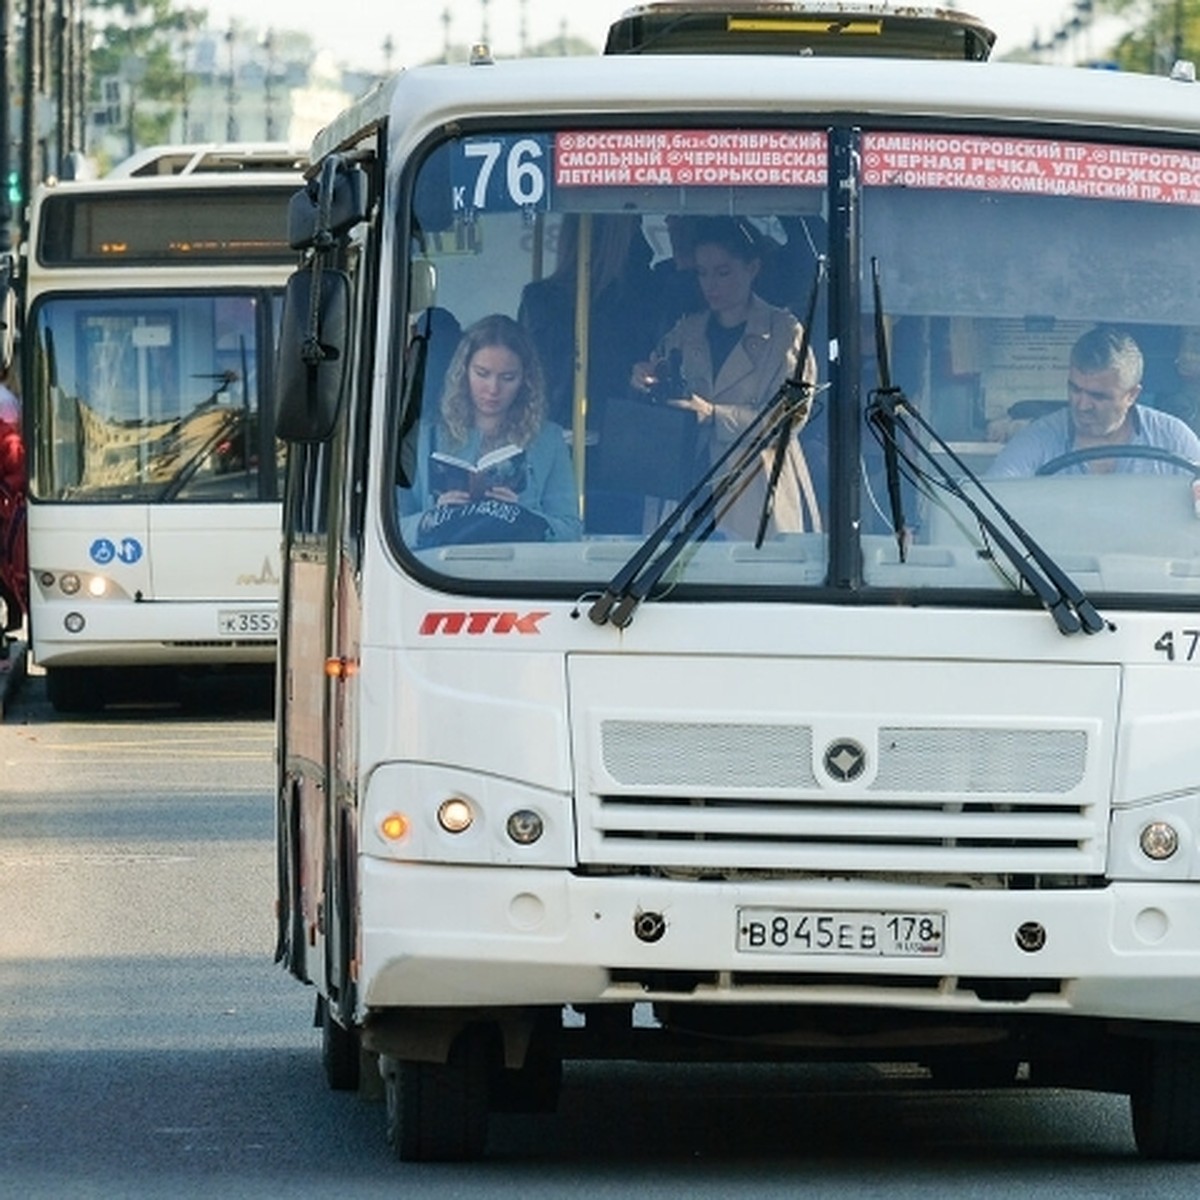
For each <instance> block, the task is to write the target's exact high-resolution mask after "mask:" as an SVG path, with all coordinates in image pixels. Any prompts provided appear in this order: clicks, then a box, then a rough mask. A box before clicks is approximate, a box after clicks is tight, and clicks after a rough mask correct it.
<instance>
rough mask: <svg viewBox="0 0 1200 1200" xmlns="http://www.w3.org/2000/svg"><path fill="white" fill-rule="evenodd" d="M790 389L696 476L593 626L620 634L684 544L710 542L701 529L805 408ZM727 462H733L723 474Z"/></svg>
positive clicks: (613, 585) (604, 600)
mask: <svg viewBox="0 0 1200 1200" xmlns="http://www.w3.org/2000/svg"><path fill="white" fill-rule="evenodd" d="M793 387H794V383H793V381H792V380H786V381H785V382H784V383H782V384H781V385H780V387H779V391H778V392H776V394H775V396H774V397H773V399H772V400H771V402H770V404H768V405H767V406H766V407H765V408H763V409H762V410H761V411H760V412H759V413H758V414H756V416H755V417H754V419H753V420H752V421H751V422H750V423H749V424H748V425H747V426H746V427H745V428H744V429H743V430H742V431H741V432H740V433H739V434H738V436H737V437H736V438H734V440H733V441H732V442H731V443H730V444H729V446H728V447H727V448H726V449H725V452H724V453H723V454H722V455H721V457H720V458H718V459H717V461H716V462H714V463H713V464H712V466H711V467H709V468H708V470H707V471H705V472H704V473H703V474H702V475H701V476H700V478H699V479H698V480H697V481H696V482H695V484H694V485H693V486H692V488H691V490H690V491H689V492H688V493H687V495H686V496H684V498H683V499H682V500H680V501H679V503H678V504H676V505H675V507H674V508H672V509H671V511H670V512H669V513H667V515H666V516H665V517H664V518H663V519H662V521H660V522H659V524H658V526H657V527H656V528H655V529H654V530H653V531H652V532H651V533H650V534H649V535H648V536H647V538H646V539H645V541H643V542H642V544H641V545H640V546H639V547H638V548H637V550H635V551H634V552H633V554H632V555H630V557H629V559H628V560H627V561H626V562H625V564H624V566H622V567H621V569H620V570H619V571H617V573H616V574H615V575H614V576H613V577H612V579H611V580H609V583H608V586H607V587H606V588H605V589H604V592H603V593H602V594H601V595H600V596H599V597H598V598H597V599H596V600H595V601H594V602H593V603H592V606H591V608H589V609H588V616H589V617H590V618H591V620H592V621H593V622H595V624H597V625H603V624H605V623H606V622H611V623H612V624H613V625H616V626H617V628H618V629H624V628H625V627H626V626H627V625H628V624H629V623H630V621H632V620H633V614H634V611H635V610H636V609H637V606H638V605H639V604H640V603H641V602H642V601H643V600H644V599H645V598H646V597H647V596H648V595H649V594H650V591H651V589H652V588H653V587H654V585H655V584H656V583H658V581H659V580H660V579H661V578H662V577H663V575H664V574H665V573H666V571H667V568H668V567H670V565H671V564H672V563H673V562H675V560H676V559H678V557H679V555H680V554H681V553H682V552H683V550H684V548H685V547H686V546H687V545H688V543H689V542H691V541H692V540H693V539H694V538H696V537H697V535H698V534H700V535H701V536H703V537H707V536H708V532H710V530H708V529H705V526H715V524H716V521H717V520H718V519H719V518H720V515H721V513H720V511H718V510H719V509H720V506H721V501H722V500H724V499H725V497H726V496H727V495H729V493H730V492H731V491H733V490H734V488H735V485H737V484H738V483H740V482H741V480H742V479H744V478H745V476H746V475H747V473H748V472H749V471H750V470H751V469H752V468H753V469H756V468H757V467H758V456H759V454H760V453H761V452H762V450H763V448H764V447H765V446H766V445H768V443H770V441H771V440H772V439H773V438H774V437H775V435H776V432H777V429H778V427H779V425H780V424H781V423H782V424H784V425H789V426H790V425H791V423H792V422H793V421H794V420H796V417H797V415H798V406H800V405H803V404H807V396H806V394H804V391H803V390H802V392H801V394H799V395H797V394H796V393H795V392H794V390H793ZM764 425H765V426H766V428H765V429H764V428H763V426H764ZM752 435H754V436H752ZM735 455H736V456H737V457H736V459H734V456H735ZM730 459H734V461H733V463H732V465H730V466H729V469H728V470H725V467H726V464H727V463H729V461H730ZM722 472H724V473H723V474H722ZM714 479H715V480H716V482H715V483H714V482H713V480H714ZM710 484H711V487H710V486H709V485H710ZM735 495H736V492H735ZM672 530H675V531H676V532H675V535H674V537H671V540H670V542H669V543H667V545H666V547H665V548H663V549H661V552H660V548H661V547H663V543H664V542H666V541H667V538H668V537H670V535H671V533H672ZM702 531H703V532H702ZM656 555H657V557H656Z"/></svg>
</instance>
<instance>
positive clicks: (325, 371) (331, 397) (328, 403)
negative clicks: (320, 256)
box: [275, 268, 350, 442]
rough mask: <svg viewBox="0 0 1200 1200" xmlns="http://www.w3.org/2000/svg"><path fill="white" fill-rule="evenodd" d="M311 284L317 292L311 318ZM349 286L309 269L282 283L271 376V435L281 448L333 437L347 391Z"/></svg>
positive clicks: (342, 277) (341, 277)
mask: <svg viewBox="0 0 1200 1200" xmlns="http://www.w3.org/2000/svg"><path fill="white" fill-rule="evenodd" d="M314 279H316V280H319V283H318V284H317V285H316V286H318V287H319V289H320V294H319V299H318V303H317V305H316V313H315V315H316V320H315V321H314V319H313V316H314V312H313V304H312V300H313V289H314ZM349 328H350V280H349V278H348V277H347V276H346V274H345V273H344V272H342V271H332V270H328V269H326V270H323V271H320V272H314V271H313V270H312V269H310V268H306V269H304V270H301V271H297V272H296V273H295V274H294V275H292V277H291V278H290V279H289V280H288V282H287V290H286V291H285V293H284V299H283V318H282V323H281V326H280V330H279V353H278V357H277V360H276V372H275V432H276V434H277V435H278V436H279V437H280V438H281V439H282V440H283V441H285V442H324V441H328V439H329V438H330V437H331V436H332V435H333V430H334V426H335V425H336V424H337V418H338V411H339V409H340V408H341V402H342V393H343V391H344V390H345V385H346V363H347V361H348V358H349V354H348V350H349V347H348V341H347V339H348V335H349Z"/></svg>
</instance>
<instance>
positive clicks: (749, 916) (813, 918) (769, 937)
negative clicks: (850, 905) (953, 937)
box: [737, 908, 946, 958]
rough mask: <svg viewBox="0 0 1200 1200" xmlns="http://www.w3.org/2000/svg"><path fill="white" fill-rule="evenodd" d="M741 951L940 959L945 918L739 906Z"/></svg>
mask: <svg viewBox="0 0 1200 1200" xmlns="http://www.w3.org/2000/svg"><path fill="white" fill-rule="evenodd" d="M737 928H738V932H737V948H738V949H739V950H743V951H746V952H747V953H751V954H798V955H804V954H851V955H864V956H867V957H874V958H939V957H941V954H942V949H943V946H944V945H945V940H946V914H945V913H939V912H840V911H837V910H829V909H807V908H798V909H778V908H739V909H738V926H737Z"/></svg>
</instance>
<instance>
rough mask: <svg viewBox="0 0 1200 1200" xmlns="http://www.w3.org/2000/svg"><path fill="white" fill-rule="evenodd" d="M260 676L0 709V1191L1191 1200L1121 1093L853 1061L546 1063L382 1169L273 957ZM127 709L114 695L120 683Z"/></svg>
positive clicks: (265, 717) (267, 767)
mask: <svg viewBox="0 0 1200 1200" xmlns="http://www.w3.org/2000/svg"><path fill="white" fill-rule="evenodd" d="M269 691H270V689H269V687H264V686H263V685H262V684H261V682H260V683H259V684H257V685H256V686H252V687H246V686H245V685H244V684H241V683H238V682H236V681H231V680H221V681H217V682H215V683H212V684H210V685H208V686H207V687H203V688H196V689H192V690H185V693H184V695H183V702H182V703H179V702H178V701H177V700H176V699H175V698H173V697H172V698H162V697H156V696H153V695H151V696H148V697H145V698H142V700H141V701H138V702H133V701H131V702H130V703H129V704H128V705H127V706H126V707H122V708H120V709H116V710H110V711H108V712H107V713H105V714H104V715H103V716H101V717H99V718H97V719H95V720H88V721H86V722H85V721H74V720H65V719H62V718H59V717H57V716H56V715H55V714H54V713H53V712H52V711H51V710H50V708H49V706H48V705H47V704H46V702H45V698H44V693H43V689H42V687H41V681H40V679H39V678H38V677H37V676H36V674H35V675H32V676H31V677H30V678H29V679H27V680H26V682H25V685H24V686H23V687H22V689H21V690H20V692H19V693H18V695H17V696H16V698H15V699H12V700H10V703H9V705H8V709H7V713H6V717H5V721H4V723H3V724H2V725H0V766H2V770H3V776H2V782H0V914H2V919H0V1197H4V1198H7V1197H10V1196H11V1197H14V1198H15V1197H22V1198H33V1197H47V1198H51V1197H52V1198H54V1200H71V1198H73V1197H104V1198H105V1200H109V1198H112V1197H172V1198H175V1197H191V1196H196V1197H199V1196H204V1197H206V1198H211V1197H226V1196H229V1197H240V1196H246V1197H275V1196H286V1197H288V1200H302V1198H305V1197H318V1196H320V1197H338V1198H339V1200H343V1198H347V1197H358V1196H393V1195H405V1196H419V1197H422V1198H424V1197H431V1198H440V1197H446V1198H451V1197H453V1198H459V1197H476V1196H478V1197H487V1198H489V1200H490V1198H492V1197H509V1196H511V1197H514V1198H518V1197H519V1198H520V1200H535V1198H539V1197H545V1198H546V1200H551V1198H553V1200H559V1198H561V1197H564V1196H567V1197H610V1196H611V1197H622V1198H623V1200H624V1198H627V1197H629V1196H636V1197H638V1200H653V1198H657V1197H663V1196H688V1197H722V1198H725V1197H728V1196H730V1195H731V1194H747V1195H750V1194H752V1195H753V1196H754V1197H755V1198H756V1200H758V1198H760V1197H775V1196H779V1197H784V1196H787V1197H789V1198H795V1197H797V1196H800V1197H806V1196H813V1197H822V1198H824V1197H851V1196H853V1197H887V1198H888V1200H895V1198H897V1197H907V1196H914V1197H915V1196H921V1197H922V1200H926V1198H928V1197H929V1196H931V1195H933V1196H938V1197H941V1196H954V1197H977V1196H979V1197H983V1196H986V1197H1008V1196H1010V1195H1011V1194H1014V1193H1019V1194H1020V1195H1022V1196H1047V1197H1089V1198H1093V1197H1131V1198H1132V1197H1138V1198H1139V1200H1140V1198H1141V1197H1144V1196H1147V1195H1155V1196H1156V1197H1176V1196H1178V1197H1183V1196H1187V1197H1189V1200H1190V1197H1192V1196H1194V1195H1195V1194H1196V1193H1197V1191H1198V1190H1200V1166H1172V1165H1168V1166H1151V1165H1147V1164H1144V1163H1142V1162H1140V1161H1139V1160H1138V1159H1137V1158H1136V1156H1135V1154H1134V1149H1133V1144H1132V1139H1131V1136H1130V1133H1129V1127H1128V1114H1127V1110H1126V1102H1125V1100H1124V1099H1123V1098H1121V1097H1114V1096H1096V1095H1088V1094H1083V1093H1070V1092H1049V1093H1045V1092H1036V1093H1034V1092H1025V1091H1022V1090H1012V1091H1008V1092H990V1093H988V1092H974V1091H970V1092H966V1091H964V1092H951V1091H944V1090H938V1089H936V1088H934V1087H933V1086H932V1085H931V1084H930V1083H929V1081H928V1080H927V1079H925V1078H923V1077H922V1076H921V1075H920V1074H919V1073H917V1072H913V1071H907V1072H906V1071H900V1070H896V1069H884V1068H874V1067H870V1066H854V1067H838V1066H822V1067H800V1068H796V1067H783V1066H754V1067H663V1066H648V1065H640V1064H633V1063H595V1064H572V1065H570V1066H568V1068H567V1073H566V1080H565V1086H564V1091H563V1097H562V1103H561V1106H560V1109H559V1112H558V1113H557V1114H555V1115H547V1116H537V1117H518V1116H504V1117H497V1118H495V1119H494V1121H493V1124H492V1135H491V1142H490V1146H489V1150H490V1158H489V1160H488V1161H487V1162H485V1163H483V1164H479V1165H475V1166H461V1167H460V1166H435V1165H425V1166H422V1165H412V1164H400V1163H397V1162H396V1161H394V1160H393V1158H392V1157H391V1153H390V1151H389V1149H388V1147H387V1145H386V1144H385V1140H384V1133H383V1128H384V1115H383V1109H382V1105H381V1104H380V1103H379V1102H378V1101H373V1100H370V1099H367V1098H363V1097H360V1096H358V1095H353V1094H349V1095H348V1094H345V1093H337V1092H332V1091H329V1090H328V1089H327V1087H326V1085H325V1081H324V1075H323V1072H322V1070H321V1066H320V1061H319V1044H320V1039H319V1035H318V1033H317V1031H316V1030H315V1029H314V1028H313V1027H312V1011H313V1010H312V1005H313V996H312V993H311V991H310V990H309V989H306V988H305V987H303V986H302V985H300V984H299V983H297V982H296V981H294V980H292V979H290V978H289V977H288V976H287V975H286V974H285V973H284V972H283V971H282V970H281V969H280V968H279V967H277V966H276V965H275V964H274V963H273V961H272V950H273V937H274V929H273V915H272V906H273V901H274V878H273V870H274V868H273V844H272V825H271V821H272V817H271V812H272V805H271V789H272V748H273V727H272V723H271V716H270V704H271V699H270V695H269ZM135 699H136V698H135Z"/></svg>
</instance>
